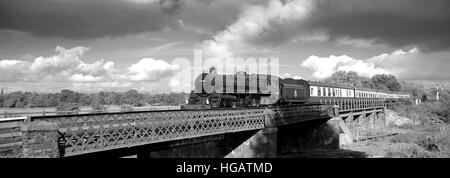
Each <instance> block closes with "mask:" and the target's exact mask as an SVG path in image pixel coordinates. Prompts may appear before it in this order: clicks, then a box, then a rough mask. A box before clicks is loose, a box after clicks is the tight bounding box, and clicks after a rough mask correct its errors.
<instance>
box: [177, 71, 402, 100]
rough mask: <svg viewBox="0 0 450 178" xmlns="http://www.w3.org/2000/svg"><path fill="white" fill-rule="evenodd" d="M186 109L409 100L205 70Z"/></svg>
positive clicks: (380, 93) (320, 84) (319, 84)
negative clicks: (206, 71)
mask: <svg viewBox="0 0 450 178" xmlns="http://www.w3.org/2000/svg"><path fill="white" fill-rule="evenodd" d="M194 82H195V89H194V90H193V91H191V93H190V95H189V99H188V101H187V105H185V106H184V107H185V108H187V109H205V108H237V107H259V106H268V105H301V104H338V103H343V102H344V103H345V102H346V103H350V102H351V101H357V102H368V101H370V102H373V101H378V102H385V101H391V102H392V101H396V100H399V99H408V98H410V95H409V94H408V93H394V92H386V91H377V90H373V89H365V88H356V87H349V86H343V85H334V84H328V83H323V82H316V81H307V80H302V79H292V78H285V79H282V78H279V77H277V76H273V75H265V74H247V73H246V72H237V73H235V74H216V73H215V72H210V73H205V72H204V73H202V74H200V75H199V76H198V77H197V78H196V79H195V81H194Z"/></svg>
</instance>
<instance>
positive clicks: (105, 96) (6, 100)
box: [0, 71, 431, 110]
mask: <svg viewBox="0 0 450 178" xmlns="http://www.w3.org/2000/svg"><path fill="white" fill-rule="evenodd" d="M324 82H327V83H333V84H339V85H347V86H354V87H360V88H370V89H377V90H383V91H394V92H399V91H402V92H408V93H411V94H412V95H413V96H414V97H416V98H422V97H424V96H427V95H431V94H430V91H428V90H425V89H424V87H423V86H422V85H417V84H413V83H407V82H399V81H398V80H397V79H396V77H395V76H393V75H388V74H380V75H374V76H373V77H372V78H367V77H362V76H359V75H358V74H357V73H356V72H345V71H338V72H336V73H334V74H333V75H332V76H331V77H329V78H326V79H325V80H324ZM188 96H189V94H187V93H163V94H153V95H152V94H143V93H139V92H138V91H137V90H134V89H133V90H128V91H126V92H106V91H101V92H98V93H79V92H75V91H71V90H69V89H64V90H62V91H61V92H59V93H37V92H21V91H17V92H12V93H7V94H3V95H1V96H0V107H16V108H25V107H29V108H30V107H57V110H74V109H73V108H78V107H79V106H92V108H93V109H94V110H104V109H105V105H121V106H122V105H127V106H145V105H166V106H167V105H168V106H179V105H182V104H185V102H186V99H187V98H188Z"/></svg>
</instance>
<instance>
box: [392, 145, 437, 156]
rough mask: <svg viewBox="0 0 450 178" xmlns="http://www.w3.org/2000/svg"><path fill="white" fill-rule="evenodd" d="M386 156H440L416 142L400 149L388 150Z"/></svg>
mask: <svg viewBox="0 0 450 178" xmlns="http://www.w3.org/2000/svg"><path fill="white" fill-rule="evenodd" d="M385 157H387V158H438V157H439V155H438V154H436V153H432V152H428V151H427V150H425V149H423V148H422V147H420V146H418V145H416V144H410V145H407V146H405V147H402V148H400V149H398V150H392V149H390V150H387V151H386V154H385Z"/></svg>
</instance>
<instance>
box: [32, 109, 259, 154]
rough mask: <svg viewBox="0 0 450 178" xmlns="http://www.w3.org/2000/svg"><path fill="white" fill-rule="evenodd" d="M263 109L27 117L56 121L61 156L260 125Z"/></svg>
mask: <svg viewBox="0 0 450 178" xmlns="http://www.w3.org/2000/svg"><path fill="white" fill-rule="evenodd" d="M263 111H264V110H263V109H245V110H244V109H242V110H187V111H147V112H124V113H107V114H103V113H102V114H84V115H66V116H46V117H41V116H39V117H31V122H34V121H44V122H46V123H55V124H57V127H58V131H59V133H60V134H61V135H60V137H62V138H63V139H62V140H63V142H64V143H63V147H64V155H62V156H72V155H79V154H86V153H92V152H98V151H105V150H111V149H117V148H124V147H132V146H139V145H145V144H150V143H157V142H165V141H171V140H178V139H185V138H192V137H200V136H207V135H214V134H221V133H228V132H237V131H245V130H254V129H261V128H264V116H263Z"/></svg>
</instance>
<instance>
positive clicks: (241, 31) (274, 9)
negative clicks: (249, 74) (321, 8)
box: [202, 0, 314, 59]
mask: <svg viewBox="0 0 450 178" xmlns="http://www.w3.org/2000/svg"><path fill="white" fill-rule="evenodd" d="M313 9H314V4H313V2H312V1H310V0H292V1H283V2H282V1H280V0H270V1H268V3H267V4H266V5H249V6H246V7H245V8H244V9H243V12H242V13H241V14H240V16H239V18H238V20H237V21H236V22H234V23H233V24H231V25H230V26H228V27H227V29H226V30H224V31H221V32H219V33H217V34H216V35H215V36H214V37H213V38H212V39H211V40H207V41H204V42H203V43H202V46H203V50H204V51H205V54H206V55H207V56H210V57H217V58H221V59H224V58H229V57H233V56H234V54H235V51H238V50H247V49H248V48H246V47H249V46H247V45H246V44H247V43H249V42H250V41H258V39H261V38H269V39H270V37H268V36H267V35H271V34H270V32H280V31H281V30H282V28H283V27H285V26H290V25H293V24H294V26H298V24H300V23H302V22H303V21H304V20H305V19H307V18H308V17H309V16H310V14H311V12H312V10H313ZM292 35H293V36H295V34H292Z"/></svg>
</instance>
